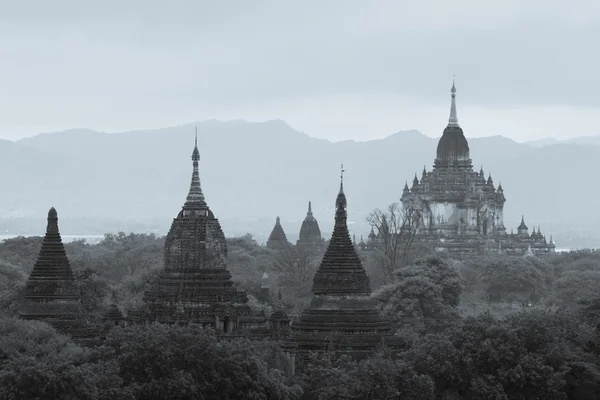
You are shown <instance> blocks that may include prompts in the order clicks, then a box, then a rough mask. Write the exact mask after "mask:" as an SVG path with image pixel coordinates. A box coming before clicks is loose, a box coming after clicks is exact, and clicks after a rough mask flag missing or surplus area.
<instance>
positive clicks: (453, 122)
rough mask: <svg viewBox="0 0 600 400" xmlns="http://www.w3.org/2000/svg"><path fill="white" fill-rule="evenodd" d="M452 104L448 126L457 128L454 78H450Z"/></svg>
mask: <svg viewBox="0 0 600 400" xmlns="http://www.w3.org/2000/svg"><path fill="white" fill-rule="evenodd" d="M450 92H451V93H452V102H451V104H450V118H449V119H448V126H453V127H458V126H459V125H458V117H457V116H456V86H455V85H454V77H452V89H450Z"/></svg>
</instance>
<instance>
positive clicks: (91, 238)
mask: <svg viewBox="0 0 600 400" xmlns="http://www.w3.org/2000/svg"><path fill="white" fill-rule="evenodd" d="M17 236H26V237H28V236H43V235H0V242H3V241H4V240H6V239H11V238H14V237H17ZM61 237H62V240H63V242H64V243H69V242H72V241H74V240H80V239H85V241H86V242H88V243H89V244H98V243H99V242H101V241H102V239H104V235H61ZM576 250H578V249H569V248H560V249H559V248H556V252H557V253H564V252H569V251H576Z"/></svg>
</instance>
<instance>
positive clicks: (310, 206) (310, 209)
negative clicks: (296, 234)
mask: <svg viewBox="0 0 600 400" xmlns="http://www.w3.org/2000/svg"><path fill="white" fill-rule="evenodd" d="M308 212H309V213H310V214H312V204H311V201H310V200H309V201H308Z"/></svg>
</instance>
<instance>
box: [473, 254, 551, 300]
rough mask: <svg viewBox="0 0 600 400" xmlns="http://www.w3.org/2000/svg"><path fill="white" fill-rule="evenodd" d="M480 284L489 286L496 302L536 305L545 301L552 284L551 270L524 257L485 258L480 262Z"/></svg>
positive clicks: (488, 292)
mask: <svg viewBox="0 0 600 400" xmlns="http://www.w3.org/2000/svg"><path fill="white" fill-rule="evenodd" d="M476 263H478V268H479V271H480V274H479V277H478V282H479V283H482V284H484V285H485V291H486V292H487V295H488V299H489V300H490V301H492V302H517V303H519V304H536V303H539V302H540V301H541V299H542V298H543V297H545V296H546V295H547V293H548V290H549V285H550V283H551V268H550V267H549V266H548V265H546V264H543V263H541V262H539V261H537V260H534V259H530V258H523V257H507V256H498V257H485V258H480V259H478V260H477V261H476Z"/></svg>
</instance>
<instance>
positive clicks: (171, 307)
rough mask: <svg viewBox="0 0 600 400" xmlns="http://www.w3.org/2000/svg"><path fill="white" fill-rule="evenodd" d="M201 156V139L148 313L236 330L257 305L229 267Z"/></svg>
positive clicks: (155, 318)
mask: <svg viewBox="0 0 600 400" xmlns="http://www.w3.org/2000/svg"><path fill="white" fill-rule="evenodd" d="M199 161H200V152H199V151H198V143H197V139H196V145H195V146H194V151H193V153H192V162H193V173H192V181H191V185H190V190H189V193H188V196H187V199H186V201H185V203H184V205H183V207H182V209H181V211H180V212H179V214H178V215H177V217H176V218H175V219H174V220H173V223H172V225H171V229H170V230H169V233H168V234H167V238H166V240H165V267H164V270H163V271H162V272H161V273H160V275H159V277H158V281H157V282H156V284H155V286H154V287H153V289H151V290H149V291H148V292H146V295H145V301H146V303H147V305H148V313H147V317H148V318H149V319H150V321H151V322H160V323H172V324H175V323H176V324H181V323H182V322H183V321H186V322H187V323H195V324H200V325H203V326H212V327H214V328H216V329H217V332H220V333H222V334H230V333H233V332H236V331H239V330H240V329H242V328H244V317H246V316H249V315H250V313H251V310H250V307H249V306H248V305H247V302H248V297H247V295H246V293H245V292H244V291H240V290H238V289H236V288H235V287H234V286H233V282H232V280H231V274H230V273H229V271H228V270H227V268H226V265H227V243H226V241H225V235H224V234H223V230H222V229H221V225H220V223H219V220H218V219H217V218H215V216H214V214H213V212H212V211H211V210H210V208H209V207H208V205H207V203H206V200H205V198H204V194H203V193H202V188H201V186H200V175H199V172H198V163H199Z"/></svg>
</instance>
